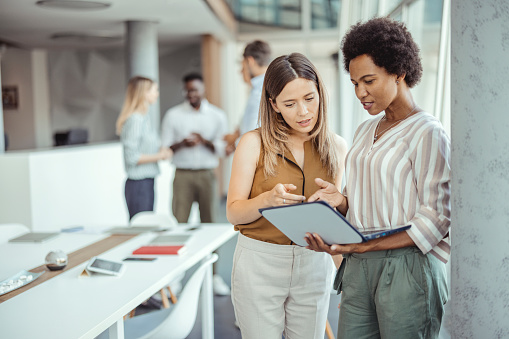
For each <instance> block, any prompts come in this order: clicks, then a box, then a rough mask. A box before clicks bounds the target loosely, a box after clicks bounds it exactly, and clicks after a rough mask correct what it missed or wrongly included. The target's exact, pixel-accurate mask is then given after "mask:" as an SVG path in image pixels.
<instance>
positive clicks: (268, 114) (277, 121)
mask: <svg viewBox="0 0 509 339" xmlns="http://www.w3.org/2000/svg"><path fill="white" fill-rule="evenodd" d="M298 78H302V79H306V80H310V81H313V82H314V84H315V85H316V89H317V91H318V96H319V99H320V104H319V107H318V117H317V121H316V125H315V127H314V128H313V130H312V131H311V132H310V133H309V135H310V137H311V141H312V144H313V147H314V148H315V150H316V151H317V153H318V154H319V155H320V161H321V163H322V166H324V167H325V168H326V169H327V173H328V174H329V175H330V176H331V177H332V178H334V179H335V178H336V175H337V173H338V170H339V169H338V161H339V160H338V147H337V144H336V142H335V135H334V133H332V132H331V131H330V130H329V127H328V123H327V93H326V90H325V87H324V85H323V82H322V79H321V78H320V75H319V74H318V71H317V70H316V68H315V67H314V66H313V64H312V63H311V61H309V60H308V58H306V57H305V56H304V55H302V54H300V53H292V54H289V55H283V56H280V57H278V58H276V59H275V60H274V61H272V62H271V63H270V65H269V67H268V68H267V72H266V73H265V79H264V81H263V90H262V99H261V102H260V112H259V120H260V126H261V127H260V131H261V139H262V148H263V153H262V154H263V160H262V161H263V166H264V171H265V175H266V176H274V175H276V165H277V157H278V154H281V155H284V153H285V151H289V148H288V147H287V144H288V137H289V135H290V132H291V127H290V126H289V125H288V124H287V123H286V121H285V120H284V119H283V116H282V115H281V114H278V113H277V112H276V111H275V110H274V108H273V107H272V105H271V104H270V100H272V101H273V102H275V101H276V98H277V96H278V95H279V94H280V93H281V91H282V90H283V88H284V87H285V86H286V84H288V83H289V82H290V81H292V80H295V79H298Z"/></svg>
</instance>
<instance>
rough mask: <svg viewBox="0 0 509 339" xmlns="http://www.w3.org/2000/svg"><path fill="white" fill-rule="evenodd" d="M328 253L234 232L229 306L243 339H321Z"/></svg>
mask: <svg viewBox="0 0 509 339" xmlns="http://www.w3.org/2000/svg"><path fill="white" fill-rule="evenodd" d="M332 275H333V265H332V259H331V257H330V255H328V254H327V253H317V252H314V251H311V250H307V249H305V248H304V247H299V246H295V245H276V244H270V243H266V242H263V241H258V240H254V239H251V238H248V237H245V236H243V235H242V234H239V239H238V242H237V247H236V249H235V255H234V258H233V270H232V302H233V307H234V309H235V316H236V317H237V321H238V323H239V326H240V330H241V333H242V338H243V339H281V335H282V334H284V335H285V338H286V339H297V338H302V339H312V338H315V339H323V337H324V334H325V323H326V321H327V312H328V310H329V298H330V291H331V288H332Z"/></svg>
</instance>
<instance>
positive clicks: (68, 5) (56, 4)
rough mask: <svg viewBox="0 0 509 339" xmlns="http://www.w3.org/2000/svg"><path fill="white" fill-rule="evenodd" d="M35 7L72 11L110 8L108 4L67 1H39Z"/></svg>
mask: <svg viewBox="0 0 509 339" xmlns="http://www.w3.org/2000/svg"><path fill="white" fill-rule="evenodd" d="M36 5H39V6H43V7H51V8H64V9H74V10H94V9H105V8H108V7H110V6H111V3H109V2H103V1H76V0H74V1H68V0H41V1H37V2H36Z"/></svg>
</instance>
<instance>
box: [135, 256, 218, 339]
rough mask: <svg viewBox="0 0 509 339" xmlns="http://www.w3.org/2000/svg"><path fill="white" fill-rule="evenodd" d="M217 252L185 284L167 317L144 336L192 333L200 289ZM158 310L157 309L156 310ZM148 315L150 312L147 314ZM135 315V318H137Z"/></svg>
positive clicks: (180, 337)
mask: <svg viewBox="0 0 509 339" xmlns="http://www.w3.org/2000/svg"><path fill="white" fill-rule="evenodd" d="M217 258H218V256H217V254H215V253H212V255H211V256H210V257H209V258H208V259H207V260H206V261H205V262H203V263H202V264H201V265H200V267H198V269H197V270H196V271H195V272H194V273H193V275H192V276H191V278H189V280H188V281H187V283H186V286H184V289H183V290H182V293H181V294H180V296H179V301H178V303H177V304H175V306H173V307H172V308H171V309H170V310H171V312H169V314H168V316H167V318H166V319H164V320H163V321H162V322H161V323H160V324H159V326H156V327H154V329H153V330H152V331H150V333H148V334H147V335H146V336H144V337H143V338H152V339H163V338H164V339H185V338H186V337H187V336H188V335H189V333H191V331H192V329H193V327H194V323H195V322H196V314H197V313H198V301H199V298H200V290H201V286H202V285H203V281H204V278H205V274H206V273H207V269H212V267H211V266H212V264H213V263H214V262H216V261H217ZM156 312H157V311H156ZM147 315H148V314H147ZM135 318H136V317H134V318H133V319H135Z"/></svg>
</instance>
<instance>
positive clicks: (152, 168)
mask: <svg viewBox="0 0 509 339" xmlns="http://www.w3.org/2000/svg"><path fill="white" fill-rule="evenodd" d="M120 141H121V142H122V146H124V164H125V170H126V172H127V177H128V178H129V179H133V180H141V179H147V178H155V176H156V175H158V174H159V165H158V164H157V162H150V163H146V164H138V161H139V160H140V156H141V155H142V154H155V153H157V152H159V148H160V146H161V142H160V140H159V136H158V134H157V132H156V131H155V129H153V128H152V126H151V123H150V118H149V116H148V115H147V114H139V113H133V114H131V116H130V117H129V118H127V120H126V121H125V123H124V126H122V132H121V133H120Z"/></svg>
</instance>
